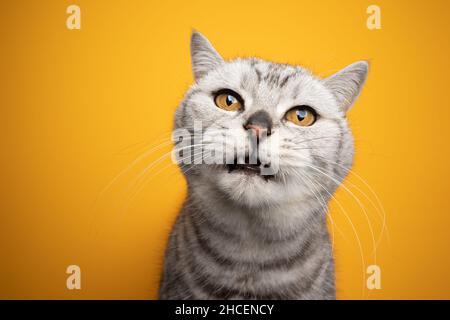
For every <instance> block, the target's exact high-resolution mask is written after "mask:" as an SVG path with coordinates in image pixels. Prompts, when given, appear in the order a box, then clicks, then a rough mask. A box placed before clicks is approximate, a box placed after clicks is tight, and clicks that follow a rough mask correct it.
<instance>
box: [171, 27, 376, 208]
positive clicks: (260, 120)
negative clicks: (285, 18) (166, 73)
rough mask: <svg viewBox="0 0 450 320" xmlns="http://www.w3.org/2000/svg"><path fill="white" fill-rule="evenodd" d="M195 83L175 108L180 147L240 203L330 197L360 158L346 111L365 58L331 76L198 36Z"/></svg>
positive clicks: (180, 157)
mask: <svg viewBox="0 0 450 320" xmlns="http://www.w3.org/2000/svg"><path fill="white" fill-rule="evenodd" d="M191 58H192V70H193V75H194V79H195V83H194V84H193V85H192V86H191V87H190V89H189V90H188V92H187V93H186V95H185V97H184V100H183V102H182V103H181V104H180V106H179V107H178V109H177V111H176V114H175V131H174V139H175V141H176V147H175V150H176V152H175V156H176V159H177V161H178V162H179V163H180V166H181V168H182V169H183V172H184V173H185V176H186V177H187V179H188V182H191V183H194V182H195V183H201V184H202V185H204V186H205V185H206V186H207V187H208V188H210V190H217V191H218V192H220V193H222V194H223V195H224V196H225V197H226V198H227V199H229V200H230V201H233V202H235V203H236V204H238V205H242V206H247V207H252V208H255V207H260V206H267V205H268V206H271V205H280V204H283V203H286V202H291V201H301V200H302V199H304V198H307V197H310V198H311V197H319V196H322V197H324V196H325V197H327V198H328V197H329V196H330V195H331V193H332V192H334V190H335V188H336V187H337V186H338V185H339V183H341V181H342V179H343V178H344V177H345V175H346V173H347V171H348V170H349V169H350V167H351V164H352V160H353V153H354V148H353V139H352V135H351V132H350V130H349V127H348V124H347V121H346V113H347V112H348V110H349V109H350V107H351V106H352V105H353V103H354V102H355V100H356V98H357V97H358V95H359V93H360V91H361V88H362V86H363V84H364V82H365V79H366V76H367V72H368V63H367V62H366V61H359V62H356V63H353V64H351V65H349V66H348V67H346V68H344V69H342V70H341V71H339V72H337V73H335V74H334V75H331V76H330V77H328V78H325V79H321V78H319V77H317V76H315V75H313V74H312V73H311V72H310V71H308V70H306V69H304V68H302V67H299V66H292V65H287V64H278V63H273V62H268V61H264V60H260V59H256V58H249V59H235V60H231V61H226V60H224V59H223V58H222V57H221V56H220V54H219V53H218V52H217V51H216V50H215V49H214V48H213V46H212V45H211V43H210V42H209V41H208V40H207V39H206V38H205V37H204V36H203V35H201V34H200V33H198V32H193V34H192V38H191Z"/></svg>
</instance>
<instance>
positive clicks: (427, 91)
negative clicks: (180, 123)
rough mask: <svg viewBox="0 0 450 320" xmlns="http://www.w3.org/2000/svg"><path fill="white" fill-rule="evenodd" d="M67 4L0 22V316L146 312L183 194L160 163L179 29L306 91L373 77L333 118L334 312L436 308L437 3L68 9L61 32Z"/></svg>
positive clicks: (442, 60) (441, 256)
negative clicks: (127, 305)
mask: <svg viewBox="0 0 450 320" xmlns="http://www.w3.org/2000/svg"><path fill="white" fill-rule="evenodd" d="M72 3H73V2H72V1H54V0H47V1H37V0H36V1H2V2H1V4H0V15H1V17H0V33H1V47H2V48H1V53H0V55H1V60H0V61H1V64H0V65H1V84H0V93H1V94H0V101H1V117H0V122H1V124H0V140H1V158H0V161H1V163H0V164H1V165H0V170H1V181H0V188H1V192H0V261H1V263H0V298H62V299H72V298H88V299H91V298H113V299H116V298H136V299H148V298H156V296H157V287H158V281H159V276H160V272H161V263H162V254H163V249H164V246H165V241H166V237H167V235H168V232H169V230H170V226H171V223H172V222H173V220H174V217H175V215H176V213H177V210H178V209H179V207H180V205H181V202H182V199H183V197H184V195H185V192H186V191H185V183H184V181H183V178H182V176H181V175H180V173H179V172H178V170H177V169H176V167H175V166H174V165H172V164H171V161H170V157H167V156H165V154H167V152H169V151H170V142H169V141H170V140H169V138H170V136H169V132H170V129H171V127H172V118H173V112H174V110H175V108H176V106H177V104H178V103H179V101H180V100H181V98H182V96H183V94H184V92H185V90H186V89H187V88H188V86H189V84H190V83H191V82H192V75H191V69H190V59H189V36H190V32H191V29H192V28H196V29H198V30H200V31H201V32H202V33H204V34H205V35H206V36H208V37H209V38H210V40H211V41H212V42H213V43H214V44H215V46H216V48H217V49H218V50H219V51H220V52H221V53H222V54H223V56H224V57H225V58H233V57H237V56H253V55H256V56H259V57H262V58H265V59H269V60H274V61H278V62H288V63H293V64H302V65H305V66H307V67H309V68H311V69H312V70H313V71H314V72H316V73H318V74H319V75H322V76H325V75H329V74H331V73H333V72H335V71H337V70H338V69H340V68H342V67H344V66H345V65H347V64H349V63H351V62H354V61H356V60H359V59H369V60H370V61H371V71H370V74H369V78H368V81H367V84H366V87H365V88H364V91H363V93H362V95H361V96H360V99H359V100H358V102H357V104H356V105H355V106H354V108H353V109H352V110H351V111H350V115H349V117H350V123H351V126H352V128H353V131H354V134H355V138H356V147H357V154H356V161H355V166H354V174H352V175H351V176H350V177H349V179H348V180H347V181H346V183H345V188H341V189H340V190H339V191H338V192H337V194H336V199H334V200H333V201H332V203H331V206H330V214H331V217H332V221H331V220H330V232H333V234H334V247H335V256H336V260H337V287H338V297H339V298H351V299H361V298H371V299H379V298H389V299H391V298H450V272H449V270H450V258H449V254H448V252H449V250H448V245H449V244H450V232H449V231H448V229H449V222H450V215H449V213H450V210H449V209H450V202H449V199H448V178H449V176H450V175H449V170H450V169H449V166H448V163H449V149H448V139H449V137H450V126H449V125H448V120H449V116H450V106H449V99H448V92H449V89H448V74H449V71H450V68H449V66H450V64H449V60H448V59H449V54H450V50H449V36H450V32H449V27H450V2H448V1H446V0H442V1H438V0H430V1H426V2H425V1H411V0H409V1H406V0H405V1H399V0H397V1H385V0H375V1H365V0H359V1H357V0H354V1H334V0H321V1H298V0H295V1H294V0H293V1H265V0H258V1H234V0H230V1H226V2H219V1H217V2H212V1H194V0H192V1H100V0H98V1H97V0H96V1H87V0H86V1H84V0H78V1H76V2H74V3H75V4H77V5H79V6H80V8H81V30H68V29H67V28H66V19H67V17H68V14H66V8H67V6H68V5H70V4H72ZM370 4H377V5H379V6H380V8H381V23H382V29H381V30H369V29H368V28H367V27H366V19H367V17H368V15H367V14H366V8H367V7H368V6H369V5H370ZM146 152H147V153H146ZM143 154H144V155H143ZM141 155H143V156H141ZM140 156H141V157H140ZM138 157H140V158H138ZM136 158H138V160H137V161H135V159H136ZM133 161H134V162H133ZM126 168H128V170H125V171H123V170H124V169H126ZM121 172H122V174H119V173H121ZM384 214H385V216H386V220H385V221H386V226H387V228H383V221H384ZM372 234H373V235H372ZM374 244H375V245H376V248H377V249H376V250H374ZM71 264H76V265H79V266H80V268H81V285H82V288H81V290H68V289H67V288H66V278H67V276H68V275H67V274H66V268H67V266H68V265H71ZM371 264H377V265H379V266H380V268H381V275H382V277H381V283H382V287H381V289H380V290H368V289H367V288H365V285H364V284H365V279H366V277H367V275H366V272H365V269H366V267H367V266H368V265H371Z"/></svg>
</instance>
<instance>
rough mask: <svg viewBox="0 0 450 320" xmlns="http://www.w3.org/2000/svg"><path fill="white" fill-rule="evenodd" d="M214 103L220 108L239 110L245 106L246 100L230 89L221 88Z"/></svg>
mask: <svg viewBox="0 0 450 320" xmlns="http://www.w3.org/2000/svg"><path fill="white" fill-rule="evenodd" d="M214 103H215V104H216V106H218V107H219V108H220V109H224V110H227V111H238V110H240V109H243V107H244V101H243V100H242V98H241V96H240V95H239V94H237V93H236V92H234V91H233V90H229V89H223V90H219V91H218V92H217V93H216V94H215V97H214Z"/></svg>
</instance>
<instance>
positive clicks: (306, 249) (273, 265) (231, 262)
mask: <svg viewBox="0 0 450 320" xmlns="http://www.w3.org/2000/svg"><path fill="white" fill-rule="evenodd" d="M190 224H191V226H192V227H193V231H194V235H195V239H196V242H197V243H198V245H199V247H200V249H202V251H203V252H204V253H206V254H207V255H208V256H209V257H211V258H212V259H213V260H214V261H215V262H216V263H217V264H218V265H222V266H223V265H225V266H226V267H230V268H234V267H238V266H247V267H249V268H256V269H258V270H260V271H269V270H276V269H282V268H285V269H290V268H292V267H293V266H294V265H295V264H296V263H297V262H298V260H300V259H301V258H303V259H305V260H306V259H307V258H308V257H309V255H311V254H312V252H313V249H315V248H314V246H312V245H311V244H312V241H311V238H312V236H313V235H312V234H311V235H310V237H309V238H308V239H307V240H305V241H304V242H303V247H302V248H301V250H300V251H299V252H298V253H296V254H294V255H292V256H290V257H286V258H279V259H273V260H269V261H265V262H249V261H239V260H235V259H232V258H228V257H224V256H223V255H222V254H221V253H219V252H218V251H216V250H215V249H214V248H213V247H212V246H210V245H209V244H208V242H207V241H206V240H205V239H204V237H203V235H202V234H201V232H200V230H199V229H198V227H197V226H196V225H195V224H193V223H192V222H191V223H190Z"/></svg>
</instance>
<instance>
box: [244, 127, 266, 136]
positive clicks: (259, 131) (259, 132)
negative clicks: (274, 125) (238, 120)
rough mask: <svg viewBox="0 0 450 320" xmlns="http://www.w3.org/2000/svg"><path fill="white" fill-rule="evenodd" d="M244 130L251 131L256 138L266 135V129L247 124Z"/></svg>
mask: <svg viewBox="0 0 450 320" xmlns="http://www.w3.org/2000/svg"><path fill="white" fill-rule="evenodd" d="M244 128H245V129H246V130H252V131H253V132H254V134H255V136H257V137H261V136H262V135H263V134H267V128H264V127H260V126H257V125H255V124H247V125H245V126H244Z"/></svg>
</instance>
